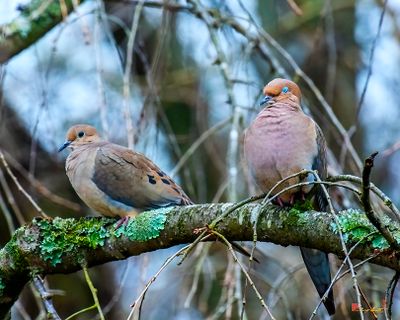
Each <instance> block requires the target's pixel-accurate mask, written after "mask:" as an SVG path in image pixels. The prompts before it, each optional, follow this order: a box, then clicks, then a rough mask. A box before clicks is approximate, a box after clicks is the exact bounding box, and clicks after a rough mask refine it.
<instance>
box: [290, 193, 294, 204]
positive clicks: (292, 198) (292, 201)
mask: <svg viewBox="0 0 400 320" xmlns="http://www.w3.org/2000/svg"><path fill="white" fill-rule="evenodd" d="M294 199H295V195H294V193H292V194H291V195H290V205H291V206H293V204H294Z"/></svg>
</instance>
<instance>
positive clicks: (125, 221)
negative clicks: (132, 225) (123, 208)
mask: <svg viewBox="0 0 400 320" xmlns="http://www.w3.org/2000/svg"><path fill="white" fill-rule="evenodd" d="M129 218H130V217H129V216H125V217H122V218H121V219H119V220H118V222H117V224H116V225H115V229H114V230H118V229H119V228H120V227H121V226H124V228H125V227H126V226H127V224H128V222H129Z"/></svg>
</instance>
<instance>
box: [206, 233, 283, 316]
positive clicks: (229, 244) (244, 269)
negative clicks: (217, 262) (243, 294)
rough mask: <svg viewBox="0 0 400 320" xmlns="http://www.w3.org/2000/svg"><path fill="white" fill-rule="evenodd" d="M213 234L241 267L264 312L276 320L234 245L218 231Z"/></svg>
mask: <svg viewBox="0 0 400 320" xmlns="http://www.w3.org/2000/svg"><path fill="white" fill-rule="evenodd" d="M211 233H212V234H214V235H216V236H218V237H219V238H220V239H221V240H222V241H223V242H224V243H225V244H226V246H227V247H228V249H229V252H230V253H231V255H232V256H233V259H234V260H235V262H236V263H237V264H238V265H239V266H240V269H241V270H242V272H243V274H244V275H245V276H246V279H247V281H248V282H249V284H250V286H251V287H252V288H253V290H254V293H255V294H256V296H257V298H258V300H259V301H260V303H261V305H262V306H263V308H264V310H265V311H266V312H267V313H268V315H269V316H270V317H271V319H275V317H274V316H273V315H272V313H271V311H270V310H269V308H268V306H267V304H266V303H265V301H264V299H263V297H262V295H261V294H260V292H259V291H258V289H257V287H256V285H255V284H254V282H253V279H251V277H250V275H249V273H248V272H247V271H246V268H245V267H244V266H243V264H242V263H241V262H240V260H239V259H238V257H237V255H236V253H235V251H234V249H233V247H232V244H231V243H230V242H229V241H228V240H227V239H226V238H225V236H224V235H222V234H221V233H219V232H218V231H215V230H212V231H211Z"/></svg>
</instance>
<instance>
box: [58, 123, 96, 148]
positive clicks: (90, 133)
mask: <svg viewBox="0 0 400 320" xmlns="http://www.w3.org/2000/svg"><path fill="white" fill-rule="evenodd" d="M99 140H100V137H99V135H98V134H97V131H96V129H95V128H94V127H92V126H89V125H88V124H76V125H74V126H72V127H71V128H69V129H68V131H67V140H66V141H65V142H64V144H63V145H62V146H61V147H60V149H58V152H60V151H62V150H64V149H65V148H67V147H69V148H71V149H74V148H76V147H79V146H82V145H85V144H88V143H92V142H96V141H99Z"/></svg>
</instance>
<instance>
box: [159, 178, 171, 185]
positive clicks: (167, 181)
mask: <svg viewBox="0 0 400 320" xmlns="http://www.w3.org/2000/svg"><path fill="white" fill-rule="evenodd" d="M161 181H162V182H164V183H165V184H171V182H169V180H168V179H161Z"/></svg>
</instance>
